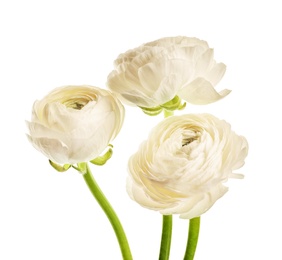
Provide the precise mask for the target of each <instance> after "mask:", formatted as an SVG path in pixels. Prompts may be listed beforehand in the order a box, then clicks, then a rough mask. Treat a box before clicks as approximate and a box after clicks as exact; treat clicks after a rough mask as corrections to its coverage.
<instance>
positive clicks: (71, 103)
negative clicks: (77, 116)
mask: <svg viewBox="0 0 282 260" xmlns="http://www.w3.org/2000/svg"><path fill="white" fill-rule="evenodd" d="M90 101H91V100H87V99H80V100H77V99H69V100H67V101H65V102H63V104H64V105H65V106H66V107H68V108H72V109H76V110H81V109H82V108H83V107H84V106H86V105H87V104H88V102H90Z"/></svg>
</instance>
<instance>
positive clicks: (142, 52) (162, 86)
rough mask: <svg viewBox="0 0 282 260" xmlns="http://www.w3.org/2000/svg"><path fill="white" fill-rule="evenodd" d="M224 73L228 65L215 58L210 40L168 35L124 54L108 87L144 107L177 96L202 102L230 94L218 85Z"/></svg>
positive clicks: (124, 99)
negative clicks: (218, 87) (208, 42)
mask: <svg viewBox="0 0 282 260" xmlns="http://www.w3.org/2000/svg"><path fill="white" fill-rule="evenodd" d="M224 73H225V65H224V64H223V63H217V62H216V61H215V60H214V58H213V49H211V48H209V46H208V44H207V42H205V41H203V40H199V39H197V38H188V37H180V36H179V37H167V38H161V39H159V40H156V41H153V42H149V43H146V44H143V45H141V46H140V47H138V48H135V49H132V50H128V51H127V52H125V53H123V54H120V55H119V56H118V58H117V59H116V60H115V70H113V71H112V72H111V73H110V74H109V76H108V87H109V88H110V89H111V90H112V91H113V92H116V93H118V94H119V95H120V98H121V99H123V101H125V102H126V103H128V104H131V105H137V106H139V107H141V108H156V110H157V108H159V107H160V108H161V107H162V105H164V104H166V103H167V102H170V101H171V100H173V99H174V98H175V97H179V98H180V99H183V100H185V101H187V102H189V103H191V104H198V105H202V104H208V103H212V102H215V101H217V100H219V99H221V98H223V97H225V96H226V95H227V94H229V92H230V90H227V89H225V90H222V91H220V92H217V91H216V90H215V88H214V87H215V86H216V84H217V83H218V82H219V81H220V80H221V78H222V76H223V75H224ZM177 101H178V100H177Z"/></svg>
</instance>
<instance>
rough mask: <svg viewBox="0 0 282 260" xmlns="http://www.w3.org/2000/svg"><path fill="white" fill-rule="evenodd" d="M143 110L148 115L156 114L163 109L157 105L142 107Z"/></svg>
mask: <svg viewBox="0 0 282 260" xmlns="http://www.w3.org/2000/svg"><path fill="white" fill-rule="evenodd" d="M140 108H141V109H142V111H143V112H144V113H145V114H146V115H148V116H156V115H158V114H160V113H161V112H162V110H163V108H162V107H161V106H157V107H140Z"/></svg>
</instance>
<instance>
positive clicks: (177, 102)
mask: <svg viewBox="0 0 282 260" xmlns="http://www.w3.org/2000/svg"><path fill="white" fill-rule="evenodd" d="M185 106H186V103H184V104H181V98H179V97H178V96H175V97H174V98H173V99H172V100H170V101H168V102H166V103H164V104H162V105H161V107H163V108H165V109H166V110H169V111H174V110H177V109H179V110H180V109H183V108H184V107H185Z"/></svg>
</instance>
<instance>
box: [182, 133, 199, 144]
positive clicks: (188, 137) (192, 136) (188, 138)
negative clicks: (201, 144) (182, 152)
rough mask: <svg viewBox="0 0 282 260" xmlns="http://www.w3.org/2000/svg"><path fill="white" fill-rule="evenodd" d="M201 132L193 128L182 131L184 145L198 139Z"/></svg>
mask: <svg viewBox="0 0 282 260" xmlns="http://www.w3.org/2000/svg"><path fill="white" fill-rule="evenodd" d="M199 137H200V133H199V132H197V131H192V130H185V131H184V132H183V133H182V147H183V146H187V145H189V144H191V143H192V142H194V141H196V140H198V139H199Z"/></svg>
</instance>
